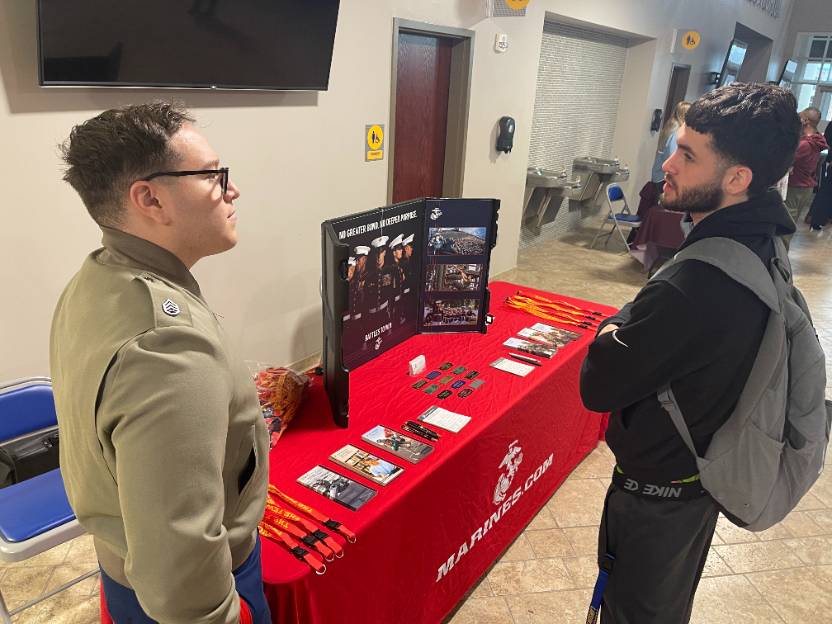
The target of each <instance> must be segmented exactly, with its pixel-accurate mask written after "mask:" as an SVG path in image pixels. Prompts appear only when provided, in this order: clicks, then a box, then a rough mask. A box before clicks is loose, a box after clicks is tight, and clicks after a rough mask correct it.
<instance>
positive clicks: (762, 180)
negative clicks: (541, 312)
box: [581, 83, 829, 624]
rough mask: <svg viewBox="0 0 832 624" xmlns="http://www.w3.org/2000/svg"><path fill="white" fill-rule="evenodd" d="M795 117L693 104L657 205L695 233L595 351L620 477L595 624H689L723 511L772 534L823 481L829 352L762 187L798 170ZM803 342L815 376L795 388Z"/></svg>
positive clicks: (768, 92) (593, 384)
mask: <svg viewBox="0 0 832 624" xmlns="http://www.w3.org/2000/svg"><path fill="white" fill-rule="evenodd" d="M796 109H797V105H796V101H795V98H794V96H793V95H792V94H791V93H790V92H788V91H786V90H784V89H781V88H779V87H775V86H770V85H748V84H739V83H734V84H732V85H729V86H727V87H723V88H721V89H717V90H715V91H712V92H710V93H708V94H706V95H704V96H703V97H702V98H700V99H699V100H698V101H696V102H695V103H694V104H693V106H691V108H690V110H689V111H688V114H687V116H686V118H685V125H684V126H682V127H681V128H680V130H679V135H678V149H677V151H676V152H675V153H674V154H673V155H671V156H670V158H669V159H668V160H667V161H666V162H665V163H664V165H663V169H664V172H665V187H664V198H663V204H664V205H665V207H667V208H670V209H673V210H683V211H688V212H689V213H690V214H691V216H692V219H693V223H694V228H693V230H692V231H691V233H690V235H689V236H688V238H687V240H686V241H685V243H684V244H683V245H682V248H681V250H680V253H679V254H678V255H677V258H676V259H675V260H673V261H671V262H669V263H668V265H666V266H665V267H663V269H662V270H661V271H660V272H659V273H658V274H657V275H656V276H654V278H653V279H651V280H650V282H648V284H647V285H646V286H645V287H644V288H643V289H642V290H641V292H640V293H639V294H638V295H637V296H636V298H635V300H634V301H632V302H631V303H629V304H627V305H626V306H625V307H624V308H623V309H622V310H621V311H620V312H619V313H618V314H616V315H615V316H613V317H612V318H610V319H608V320H607V321H605V323H604V324H602V326H601V328H600V331H599V333H598V337H597V338H596V340H595V341H594V342H593V344H592V345H591V346H590V348H589V353H588V355H587V358H586V361H585V362H584V364H583V368H582V370H581V395H582V397H583V401H584V403H585V405H586V406H587V407H588V408H589V409H592V410H596V411H601V412H603V411H610V412H612V417H611V419H610V424H609V428H608V430H607V442H608V444H609V446H610V448H611V450H612V451H613V453H614V454H615V457H616V461H617V465H616V467H615V469H614V472H613V483H612V485H611V486H610V488H609V491H608V493H607V498H606V501H605V505H604V513H603V517H602V521H601V527H600V532H599V551H598V560H599V566H600V568H601V570H602V574H601V575H600V577H599V584H598V586H596V597H595V599H594V600H593V608H594V609H597V606H598V603H600V604H601V605H602V609H601V622H602V624H677V623H685V622H688V621H689V619H690V614H691V609H692V606H693V598H694V593H695V591H696V587H697V585H698V583H699V578H700V577H701V574H702V569H703V567H704V565H705V559H706V557H707V554H708V549H709V547H710V544H711V540H712V538H713V533H714V529H715V527H716V521H717V516H718V513H719V511H720V510H723V511H726V512H728V511H729V509H730V512H729V513H727V514H726V515H728V517H729V518H730V519H732V520H733V521H735V522H737V523H738V524H741V525H746V526H748V527H749V528H751V529H760V528H765V527H766V526H770V525H771V524H773V523H774V522H775V521H776V520H777V519H779V518H781V517H782V516H783V515H785V513H786V512H787V511H788V509H790V508H791V507H793V505H794V504H796V500H795V499H799V497H800V496H802V495H803V493H805V490H806V489H808V487H809V486H810V485H811V482H812V481H813V480H814V479H815V478H817V472H818V470H819V466H821V467H822V465H823V457H822V453H823V449H825V448H826V441H827V440H828V434H829V429H828V427H829V421H828V414H827V412H826V410H825V408H824V400H823V392H824V388H825V369H824V360H823V353H822V351H821V350H820V347H819V345H818V344H817V338H816V336H815V335H814V331H813V329H812V327H811V324H810V323H807V322H806V321H807V319H808V317H807V311H805V304H803V306H804V307H803V308H801V304H802V298H800V297H799V293H796V289H793V287H792V286H791V284H790V279H791V278H790V275H789V273H788V271H789V268H788V260H787V258H786V255H785V248H784V246H783V242H782V240H781V237H783V236H785V235H788V234H791V233H793V232H794V230H795V226H794V222H793V220H792V219H791V218H790V217H789V214H788V212H787V211H786V209H785V207H784V205H783V201H782V199H781V197H780V195H779V194H778V193H777V192H776V191H773V190H771V188H770V187H771V186H772V185H774V184H775V183H776V182H777V181H778V180H779V179H781V178H782V177H783V176H784V175H785V173H786V171H787V170H788V168H789V167H790V166H791V164H792V160H793V158H794V153H795V149H796V147H797V144H798V140H799V137H800V127H801V126H800V120H799V118H798V115H797V110H796ZM795 319H797V320H795ZM792 325H794V327H792ZM787 332H788V334H789V337H788V339H787V337H786V334H787ZM795 332H797V333H795ZM798 333H799V335H800V336H801V340H806V341H807V342H805V344H803V347H805V348H803V349H802V350H803V351H806V352H807V356H808V354H812V355H813V357H812V359H811V361H810V362H808V363H804V362H803V361H802V360H801V362H799V364H800V365H801V366H803V365H804V364H806V366H807V367H808V368H809V369H810V372H811V374H808V375H804V376H801V379H797V378H794V379H789V378H788V370H789V369H790V367H791V366H792V364H793V360H794V352H793V351H792V350H790V347H791V344H790V342H789V340H791V339H792V335H793V334H794V335H797V334H798ZM812 342H814V344H812ZM801 357H802V356H801ZM798 383H802V384H803V386H802V387H797V386H795V387H793V385H794V384H798ZM796 388H797V390H799V392H797V391H795V392H792V391H793V390H795V389H796ZM799 395H800V399H799V402H801V405H799V406H796V407H795V406H793V405H792V403H793V402H798V399H797V398H796V397H798V396H799ZM804 404H805V405H804ZM793 408H794V409H793ZM795 410H797V411H798V412H800V415H801V416H806V415H807V414H808V416H806V418H804V420H805V421H806V422H810V423H811V426H810V427H808V428H804V426H803V424H802V421H799V419H796V418H793V413H792V412H794V411H795ZM760 412H762V413H760ZM778 419H779V420H778ZM674 420H677V421H679V426H678V427H677V425H676V424H674ZM729 421H730V422H729ZM726 423H729V424H730V426H728V427H723V425H725V424H726ZM795 423H797V424H796V425H795ZM821 444H822V445H823V449H821V446H820V445H821ZM691 447H693V450H695V455H694V453H693V452H692V451H691ZM800 453H804V454H808V455H810V457H808V459H807V458H806V457H802V456H801V457H796V455H799V454H800ZM818 461H819V462H820V463H819V466H818ZM796 464H800V466H799V467H798V468H797V469H796V470H793V467H794V466H795V465H796ZM804 473H805V474H804ZM795 475H798V476H800V477H804V478H803V480H802V481H801V480H800V479H796V481H798V482H794V481H795V479H794V476H795ZM807 483H808V485H807ZM601 579H605V582H606V585H605V586H604V582H602V581H601Z"/></svg>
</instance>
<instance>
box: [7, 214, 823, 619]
mask: <svg viewBox="0 0 832 624" xmlns="http://www.w3.org/2000/svg"><path fill="white" fill-rule="evenodd" d="M591 238H592V229H591V228H587V229H585V230H581V231H578V232H574V233H571V234H569V235H568V236H566V237H565V238H562V239H560V240H558V241H555V242H552V243H547V244H546V245H540V246H536V247H531V248H528V249H525V250H523V251H522V252H521V254H520V259H519V263H518V267H517V268H516V269H514V270H512V271H509V272H507V273H504V274H502V275H500V276H499V279H505V280H509V281H512V282H516V283H520V284H528V285H530V286H534V287H537V288H542V289H546V290H550V291H554V292H561V293H565V294H569V295H574V296H577V297H583V298H585V299H589V300H593V301H598V302H601V303H606V304H609V305H614V306H620V305H622V304H624V303H625V302H627V301H628V300H630V299H631V298H632V297H633V296H634V295H635V293H636V292H638V290H639V288H640V287H641V286H642V285H643V284H644V281H645V276H644V274H643V273H641V272H640V271H639V265H637V264H636V263H635V262H634V261H633V260H631V259H630V258H629V257H628V256H626V255H621V254H619V253H618V252H619V250H620V249H619V248H615V247H614V245H615V243H614V242H611V243H610V248H609V249H608V250H597V251H596V250H590V249H587V245H588V241H589V240H591ZM792 258H793V263H794V269H795V274H796V281H797V283H798V285H799V286H800V288H801V289H802V290H803V293H804V294H805V295H806V297H807V299H808V301H809V304H810V306H811V308H812V312H813V315H814V320H815V325H816V327H817V328H818V331H819V334H820V336H821V340H822V342H823V344H824V347H825V349H826V351H827V353H828V354H830V355H832V283H830V281H829V280H828V278H827V270H826V269H827V267H829V266H832V232H829V231H825V232H823V233H822V234H821V235H820V236H817V235H813V234H810V233H809V232H806V231H805V230H804V229H803V228H801V231H800V232H799V233H798V234H797V235H796V236H795V238H794V239H793V242H792ZM830 362H832V358H830ZM830 370H831V371H832V364H831V365H830ZM830 379H832V375H830ZM831 455H832V454H831ZM613 463H614V460H613V457H612V454H611V453H610V451H609V449H608V448H607V447H606V446H605V445H603V444H602V445H601V446H599V447H598V448H597V449H596V450H595V451H594V452H593V453H592V454H590V455H589V456H588V457H587V458H586V459H585V460H584V461H583V463H581V465H580V466H578V468H577V469H576V470H575V471H574V472H573V473H572V475H570V477H569V479H567V481H566V482H565V483H564V484H563V486H562V487H561V488H560V489H559V490H558V492H556V493H555V495H554V496H553V497H552V498H551V500H550V501H549V502H548V503H547V504H546V506H545V507H544V508H543V509H542V510H541V511H540V513H539V514H538V515H537V517H536V518H535V519H534V520H533V521H532V522H531V523H530V524H529V526H528V527H527V528H526V530H525V531H524V532H523V533H522V534H521V535H520V537H518V538H517V540H516V541H515V542H514V544H513V545H512V546H511V547H510V548H509V549H508V550H507V551H506V553H505V554H504V555H503V556H502V557H501V558H500V559H499V560H498V561H497V562H496V563H495V564H494V566H493V567H492V568H491V570H489V572H488V573H487V574H486V575H485V576H484V577H483V578H482V580H481V581H480V582H479V584H478V585H477V586H476V587H475V588H474V589H473V590H472V591H471V593H470V594H469V596H468V597H467V598H466V599H465V600H464V601H463V602H462V604H461V605H460V606H459V608H458V609H457V611H456V612H455V613H454V614H453V615H452V616H451V617H450V618H449V622H450V624H544V623H545V624H578V623H579V622H583V621H584V620H585V617H586V608H587V605H588V603H589V597H590V594H591V588H592V586H593V584H594V581H595V574H596V565H595V556H594V552H595V539H596V531H597V527H598V523H599V520H600V515H601V505H602V502H603V495H604V492H605V490H606V487H607V484H608V482H609V474H610V470H611V468H612V466H613ZM94 566H95V553H94V551H93V549H92V544H91V540H90V538H89V537H87V536H84V537H80V538H78V539H76V540H74V541H73V542H70V543H68V544H64V545H62V546H61V547H59V548H55V549H53V550H52V551H50V552H48V553H44V554H42V555H40V556H39V557H36V558H34V559H31V560H29V561H27V562H23V563H20V564H15V565H3V564H0V589H2V590H3V595H4V596H5V598H6V601H7V603H8V606H9V608H11V609H14V608H15V607H17V606H19V605H21V604H23V603H25V602H26V601H27V600H29V599H31V598H32V597H34V596H36V595H38V594H39V593H42V592H43V591H48V590H49V589H51V588H54V587H57V586H59V585H60V584H62V583H64V582H65V581H67V580H69V579H70V578H73V577H75V576H78V575H80V574H81V573H82V572H84V571H86V570H89V569H92V568H93V567H94ZM692 621H693V622H695V623H697V624H723V623H725V624H738V623H742V624H758V623H759V624H763V623H766V624H768V623H771V624H783V623H787V624H791V623H798V622H800V623H802V622H806V621H812V622H818V623H821V622H832V470H830V471H827V472H825V473H824V474H823V475H822V477H821V479H820V480H819V482H818V483H817V484H816V485H815V486H814V488H813V489H812V491H811V492H810V493H809V494H808V495H807V496H806V497H805V498H804V499H803V500H802V501H801V503H800V505H799V506H798V508H797V509H796V510H795V511H794V512H793V513H792V514H791V515H790V516H789V517H788V518H787V519H786V520H785V521H783V522H782V523H781V524H780V525H778V526H776V527H774V528H772V529H770V530H768V531H766V532H764V533H759V534H753V533H749V532H747V531H744V530H742V529H738V528H736V527H734V526H733V525H731V524H730V523H728V522H727V521H725V520H724V519H721V520H720V522H719V524H718V526H717V533H716V536H715V538H714V544H713V546H712V548H711V551H710V556H709V558H708V563H707V566H706V568H705V573H704V576H703V579H702V582H701V584H700V586H699V591H698V593H697V597H696V603H695V606H694V610H693V619H692ZM14 622H15V623H16V624H23V623H24V622H25V623H37V624H94V623H95V622H98V580H97V578H91V579H87V580H85V581H84V582H82V583H81V584H79V585H77V586H75V587H74V588H72V589H71V590H69V591H65V592H62V593H61V594H58V595H57V596H55V597H53V598H50V599H49V600H47V601H45V602H43V603H41V604H39V605H37V606H35V607H33V608H31V609H28V610H27V611H24V612H23V613H21V614H20V615H18V616H17V617H15V619H14ZM333 624H335V623H333ZM373 624H407V622H400V623H373Z"/></svg>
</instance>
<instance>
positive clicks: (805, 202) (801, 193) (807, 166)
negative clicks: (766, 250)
mask: <svg viewBox="0 0 832 624" xmlns="http://www.w3.org/2000/svg"><path fill="white" fill-rule="evenodd" d="M800 123H801V125H802V131H801V132H802V134H801V137H800V143H799V145H798V146H797V152H796V153H795V155H794V165H793V166H792V171H791V173H790V174H789V191H788V194H787V195H786V209H787V210H788V211H789V214H790V215H791V217H792V219H794V222H795V223H797V222H798V219H799V218H800V215H801V214H802V213H803V211H804V209H808V208H809V207H810V206H811V205H812V199H814V198H813V192H814V188H815V186H817V184H818V179H817V171H818V162H819V161H820V153H821V152H822V151H823V150H825V149H826V148H828V147H829V146H828V145H827V144H826V139H825V138H824V136H823V135H822V134H821V133H820V132H818V124H819V123H820V111H819V110H818V109H817V108H814V107H810V108H807V109H806V110H804V111H802V112H801V113H800ZM790 239H791V236H788V237H786V238H785V239H784V240H785V241H786V246H788V244H789V240H790Z"/></svg>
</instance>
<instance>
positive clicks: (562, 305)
mask: <svg viewBox="0 0 832 624" xmlns="http://www.w3.org/2000/svg"><path fill="white" fill-rule="evenodd" d="M505 303H506V305H507V306H509V307H511V308H514V309H515V310H522V311H523V312H527V313H529V314H532V315H534V316H537V317H539V318H544V319H547V320H550V321H557V322H558V323H564V324H566V325H572V326H574V327H580V328H581V329H595V328H596V327H597V326H598V324H599V322H600V321H601V318H602V317H601V313H600V312H593V311H590V310H584V309H582V308H579V307H578V306H575V305H572V304H571V303H567V302H565V301H552V300H551V299H547V298H546V297H541V296H540V295H532V294H527V293H524V292H522V291H519V290H518V291H517V293H515V294H514V295H513V296H511V297H508V298H506V300H505Z"/></svg>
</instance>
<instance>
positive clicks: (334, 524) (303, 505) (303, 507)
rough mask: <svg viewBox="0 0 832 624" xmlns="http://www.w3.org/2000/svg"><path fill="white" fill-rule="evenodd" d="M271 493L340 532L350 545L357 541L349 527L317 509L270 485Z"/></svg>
mask: <svg viewBox="0 0 832 624" xmlns="http://www.w3.org/2000/svg"><path fill="white" fill-rule="evenodd" d="M269 493H270V494H272V495H273V496H277V497H278V498H281V499H283V500H284V501H286V502H287V503H289V504H290V505H291V506H292V507H294V508H295V509H298V510H300V511H302V512H303V513H305V514H306V515H307V516H310V517H311V518H314V519H315V520H317V521H318V522H320V523H321V524H323V525H324V526H325V527H327V528H328V529H332V530H333V531H338V532H339V533H340V534H341V535H343V536H344V537H345V538H347V541H348V542H349V543H350V544H354V543H355V539H356V537H355V533H353V532H352V531H350V530H349V529H348V528H347V527H345V526H344V525H343V524H341V523H340V522H338V521H337V520H333V519H332V518H329V517H327V516H325V515H324V514H322V513H321V512H319V511H316V510H315V509H313V508H312V507H310V506H309V505H307V504H306V503H302V502H300V501H299V500H295V499H294V498H292V497H291V496H288V495H287V494H284V493H283V492H281V491H280V490H278V489H277V488H276V487H275V486H274V485H271V484H269Z"/></svg>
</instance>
